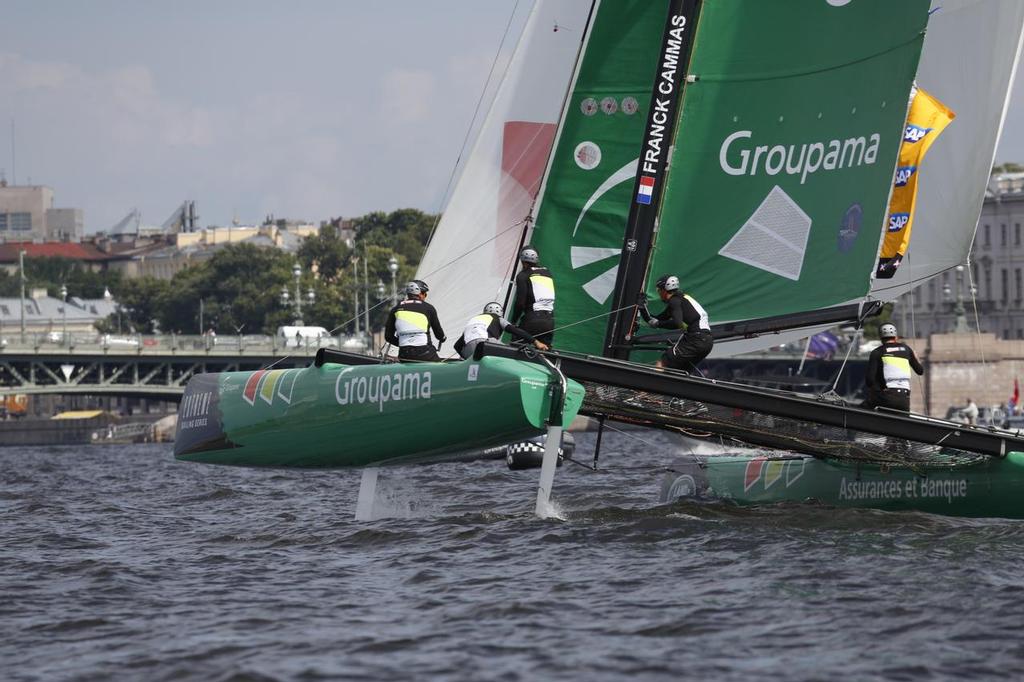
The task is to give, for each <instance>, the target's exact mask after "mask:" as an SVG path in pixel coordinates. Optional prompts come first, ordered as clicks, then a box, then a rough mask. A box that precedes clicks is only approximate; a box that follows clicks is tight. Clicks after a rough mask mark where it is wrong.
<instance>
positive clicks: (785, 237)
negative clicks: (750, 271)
mask: <svg viewBox="0 0 1024 682" xmlns="http://www.w3.org/2000/svg"><path fill="white" fill-rule="evenodd" d="M810 234H811V217H810V216H809V215H807V214H806V213H805V212H804V210H803V209H802V208H800V206H799V205H798V204H797V203H796V202H795V201H793V199H792V197H790V196H789V195H788V194H786V193H785V192H784V191H782V188H781V187H779V186H778V185H776V186H775V187H773V188H772V191H771V192H769V193H768V196H766V197H765V198H764V201H762V202H761V205H760V206H758V207H757V210H756V211H754V213H753V215H751V216H750V217H749V218H748V219H747V222H745V223H743V227H741V228H740V229H739V232H737V233H736V234H734V235H733V237H732V239H730V240H729V243H727V244H726V245H725V246H723V247H722V249H721V251H719V252H718V253H719V255H721V256H725V257H726V258H731V259H732V260H736V261H739V262H740V263H745V264H747V265H749V266H751V267H755V268H758V269H760V270H764V271H766V272H770V273H773V274H776V275H779V276H780V277H785V278H786V279H791V280H794V281H796V280H799V279H800V271H801V270H802V269H803V265H804V253H805V252H806V251H807V239H808V237H809V236H810Z"/></svg>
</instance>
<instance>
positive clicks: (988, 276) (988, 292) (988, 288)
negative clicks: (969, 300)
mask: <svg viewBox="0 0 1024 682" xmlns="http://www.w3.org/2000/svg"><path fill="white" fill-rule="evenodd" d="M985 296H986V297H987V299H988V300H990V301H991V300H994V299H995V296H993V295H992V268H991V267H988V268H985Z"/></svg>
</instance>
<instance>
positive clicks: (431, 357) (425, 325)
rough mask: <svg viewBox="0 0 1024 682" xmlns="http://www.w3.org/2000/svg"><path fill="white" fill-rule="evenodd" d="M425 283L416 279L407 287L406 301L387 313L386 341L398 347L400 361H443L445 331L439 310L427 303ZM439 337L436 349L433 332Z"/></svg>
mask: <svg viewBox="0 0 1024 682" xmlns="http://www.w3.org/2000/svg"><path fill="white" fill-rule="evenodd" d="M429 290H430V289H429V288H428V287H427V284H426V282H423V281H421V280H413V281H411V282H409V283H408V284H406V285H405V299H404V300H403V301H402V302H401V303H399V304H398V305H396V306H395V307H394V308H392V309H391V312H390V313H388V323H387V326H386V327H385V328H384V338H385V339H386V340H387V342H388V343H390V344H392V345H395V346H398V358H399V359H400V360H405V361H408V362H440V360H441V358H439V357H438V356H437V351H438V350H439V349H440V348H441V344H442V343H444V340H445V336H444V330H443V329H441V322H440V320H438V319H437V310H435V309H434V306H432V305H430V304H429V303H427V301H426V298H427V292H428V291H429ZM431 332H433V333H434V336H436V337H437V348H436V349H435V348H434V345H433V343H432V342H431V337H430V333H431Z"/></svg>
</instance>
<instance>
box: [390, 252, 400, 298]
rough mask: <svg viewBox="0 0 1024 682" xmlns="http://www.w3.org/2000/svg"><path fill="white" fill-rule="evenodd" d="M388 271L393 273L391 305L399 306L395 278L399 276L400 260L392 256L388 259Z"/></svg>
mask: <svg viewBox="0 0 1024 682" xmlns="http://www.w3.org/2000/svg"><path fill="white" fill-rule="evenodd" d="M388 270H390V271H391V305H392V306H396V305H398V286H397V283H396V282H395V277H396V276H397V275H398V259H397V258H395V257H394V256H392V257H391V258H388Z"/></svg>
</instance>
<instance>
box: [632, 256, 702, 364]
mask: <svg viewBox="0 0 1024 682" xmlns="http://www.w3.org/2000/svg"><path fill="white" fill-rule="evenodd" d="M655 286H656V287H657V289H658V296H659V297H660V298H661V300H662V301H664V302H665V309H664V310H663V311H661V312H660V313H658V314H657V315H654V316H652V315H651V313H650V312H648V310H647V302H646V300H644V301H643V303H642V305H640V316H641V317H643V318H644V321H645V322H647V324H649V325H651V326H652V327H657V328H658V329H683V330H685V331H684V332H683V334H682V335H681V336H680V337H679V339H678V340H677V341H676V342H675V344H674V345H673V346H672V347H671V348H669V349H668V350H667V351H665V352H664V353H663V354H662V356H661V359H660V360H658V362H657V366H658V367H670V368H672V369H681V370H685V371H687V372H690V373H695V372H697V363H699V362H700V361H701V360H703V359H704V358H706V357H707V356H708V353H710V352H711V349H712V347H714V345H715V340H714V338H713V337H712V336H711V322H710V320H709V319H708V313H707V311H706V310H704V308H703V306H701V304H700V303H698V302H697V299H695V298H694V297H693V296H690V295H689V294H684V293H683V292H681V291H680V290H679V278H678V277H676V276H675V275H662V276H661V277H659V278H658V282H657V284H656V285H655ZM646 298H647V297H646V296H644V299H646Z"/></svg>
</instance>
